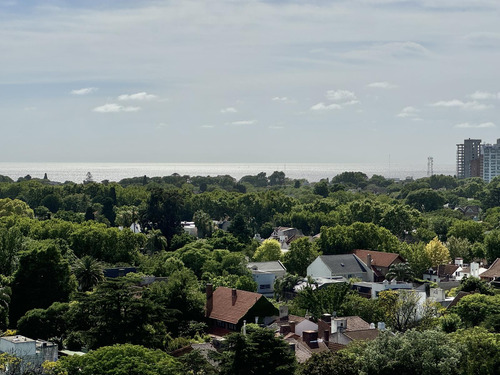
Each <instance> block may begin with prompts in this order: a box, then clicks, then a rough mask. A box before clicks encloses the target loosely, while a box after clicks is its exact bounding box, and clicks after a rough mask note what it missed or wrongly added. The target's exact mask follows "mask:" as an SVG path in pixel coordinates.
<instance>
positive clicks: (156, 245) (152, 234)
mask: <svg viewBox="0 0 500 375" xmlns="http://www.w3.org/2000/svg"><path fill="white" fill-rule="evenodd" d="M146 238H147V239H146V244H145V245H144V250H145V251H146V253H147V254H149V255H151V254H153V253H154V252H156V251H162V250H166V249H167V246H168V243H167V239H166V238H165V236H164V235H163V233H162V232H161V231H160V230H159V229H152V230H150V231H149V232H148V234H147V235H146Z"/></svg>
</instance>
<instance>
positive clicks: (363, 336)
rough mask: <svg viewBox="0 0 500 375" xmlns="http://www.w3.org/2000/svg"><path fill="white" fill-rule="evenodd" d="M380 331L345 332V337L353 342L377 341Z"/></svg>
mask: <svg viewBox="0 0 500 375" xmlns="http://www.w3.org/2000/svg"><path fill="white" fill-rule="evenodd" d="M379 333H380V331H379V330H378V329H361V330H357V331H345V332H344V335H346V336H347V337H349V338H350V339H351V340H353V341H357V340H375V339H376V338H377V336H378V335H379Z"/></svg>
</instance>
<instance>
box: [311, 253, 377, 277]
mask: <svg viewBox="0 0 500 375" xmlns="http://www.w3.org/2000/svg"><path fill="white" fill-rule="evenodd" d="M307 276H311V277H313V278H314V277H324V278H327V279H328V278H334V277H335V276H342V277H345V278H346V279H350V278H360V279H361V280H363V281H373V271H372V270H371V269H370V268H369V267H367V266H366V264H365V263H364V262H363V261H362V260H361V259H359V258H358V257H357V256H356V255H354V254H339V255H320V256H319V257H317V258H316V259H315V260H314V261H313V262H312V263H311V264H310V265H309V267H307Z"/></svg>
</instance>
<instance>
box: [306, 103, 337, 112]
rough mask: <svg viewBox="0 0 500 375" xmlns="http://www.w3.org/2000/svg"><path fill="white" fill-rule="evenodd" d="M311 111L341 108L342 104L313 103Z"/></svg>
mask: <svg viewBox="0 0 500 375" xmlns="http://www.w3.org/2000/svg"><path fill="white" fill-rule="evenodd" d="M310 109H311V111H329V110H331V109H342V106H341V105H340V104H337V103H332V104H328V105H327V104H325V103H323V102H321V103H318V104H315V105H313V106H312V107H311V108H310Z"/></svg>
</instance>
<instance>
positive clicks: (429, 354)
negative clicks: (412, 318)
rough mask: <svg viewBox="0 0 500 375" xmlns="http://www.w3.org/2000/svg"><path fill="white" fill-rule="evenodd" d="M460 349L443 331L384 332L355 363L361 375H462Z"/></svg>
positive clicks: (370, 342)
mask: <svg viewBox="0 0 500 375" xmlns="http://www.w3.org/2000/svg"><path fill="white" fill-rule="evenodd" d="M461 357H462V354H461V350H460V347H459V346H458V345H457V344H454V342H453V341H452V340H450V338H449V337H448V336H447V335H446V334H445V333H443V332H438V331H433V330H427V331H423V332H418V331H413V330H412V331H408V332H406V333H405V334H396V335H392V334H391V333H390V332H382V333H381V334H380V335H379V336H378V337H377V338H376V339H375V340H373V341H369V342H367V343H366V347H365V348H364V350H363V351H362V353H361V355H359V356H358V357H357V358H356V364H357V365H358V366H359V367H360V368H361V371H360V372H359V373H360V374H370V375H379V374H380V375H382V374H419V375H439V374H442V375H454V374H459V371H458V366H459V364H460V359H461Z"/></svg>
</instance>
